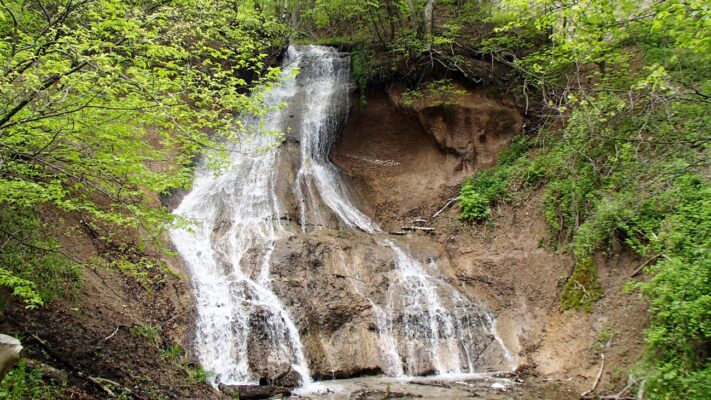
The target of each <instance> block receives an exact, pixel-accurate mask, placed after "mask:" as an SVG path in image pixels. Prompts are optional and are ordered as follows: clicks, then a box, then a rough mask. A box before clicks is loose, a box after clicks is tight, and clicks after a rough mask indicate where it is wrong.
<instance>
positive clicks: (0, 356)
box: [0, 333, 22, 382]
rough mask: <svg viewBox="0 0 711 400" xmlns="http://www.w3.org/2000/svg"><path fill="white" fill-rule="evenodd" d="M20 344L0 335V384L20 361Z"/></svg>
mask: <svg viewBox="0 0 711 400" xmlns="http://www.w3.org/2000/svg"><path fill="white" fill-rule="evenodd" d="M21 350H22V344H21V343H20V341H19V340H17V339H15V338H14V337H12V336H8V335H3V334H1V333H0V382H1V381H2V379H3V378H4V377H5V374H7V373H8V372H9V371H10V368H12V366H13V365H15V363H16V362H17V360H19V359H20V351H21Z"/></svg>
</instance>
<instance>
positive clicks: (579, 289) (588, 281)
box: [560, 258, 602, 312]
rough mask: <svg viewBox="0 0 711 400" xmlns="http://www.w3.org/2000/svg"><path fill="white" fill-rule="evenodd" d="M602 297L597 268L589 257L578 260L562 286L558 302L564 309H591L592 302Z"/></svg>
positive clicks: (588, 310)
mask: <svg viewBox="0 0 711 400" xmlns="http://www.w3.org/2000/svg"><path fill="white" fill-rule="evenodd" d="M600 298H602V287H601V286H600V283H599V282H598V280H597V268H596V267H595V263H594V262H593V260H592V259H591V258H584V259H582V260H580V261H578V263H577V264H575V267H574V268H573V274H572V275H571V276H570V278H568V280H567V281H566V282H565V286H563V294H562V295H561V299H560V304H561V307H562V308H563V309H564V310H570V309H577V310H581V309H582V310H585V311H587V312H591V311H592V304H593V303H594V302H596V301H598V300H599V299H600Z"/></svg>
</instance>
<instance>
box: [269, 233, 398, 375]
mask: <svg viewBox="0 0 711 400" xmlns="http://www.w3.org/2000/svg"><path fill="white" fill-rule="evenodd" d="M338 235H341V236H342V237H343V238H339V237H338ZM346 236H348V237H347V238H346ZM358 236H360V235H359V234H357V233H354V232H348V233H347V234H346V233H344V232H343V231H325V230H324V231H319V232H318V233H312V234H309V235H299V236H292V237H290V238H286V239H283V240H281V241H279V242H277V244H276V246H275V250H274V253H273V254H272V258H271V265H272V267H271V276H272V279H273V281H272V285H273V287H274V291H275V292H276V293H277V295H278V296H279V297H280V298H281V299H283V301H284V305H285V306H286V307H287V308H288V309H289V311H290V313H291V315H292V317H293V318H294V320H295V323H296V324H297V326H299V330H300V331H301V339H302V342H303V344H304V347H305V349H304V350H305V354H307V358H308V359H309V366H310V368H311V373H312V375H313V376H314V377H315V378H333V377H335V378H345V377H351V376H359V375H364V374H372V373H377V372H379V371H380V364H381V360H380V358H379V356H378V354H379V349H378V343H377V327H376V326H375V324H374V322H373V321H374V316H373V310H372V305H371V304H370V303H369V301H368V300H367V299H366V298H365V297H364V296H362V295H361V294H359V293H358V285H360V284H361V283H366V284H367V285H369V286H374V287H378V286H380V287H383V286H384V287H387V278H385V277H384V276H383V275H381V274H379V273H378V272H379V271H380V272H386V271H388V270H390V269H392V268H393V265H392V260H391V256H390V254H389V253H388V252H387V249H383V248H381V247H379V246H377V245H375V244H374V243H372V241H371V240H369V238H367V237H358ZM381 300H382V299H381Z"/></svg>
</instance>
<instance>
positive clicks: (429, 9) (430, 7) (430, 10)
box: [424, 0, 435, 49]
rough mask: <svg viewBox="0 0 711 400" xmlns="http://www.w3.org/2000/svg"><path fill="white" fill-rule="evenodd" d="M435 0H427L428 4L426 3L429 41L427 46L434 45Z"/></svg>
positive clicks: (426, 26) (426, 35)
mask: <svg viewBox="0 0 711 400" xmlns="http://www.w3.org/2000/svg"><path fill="white" fill-rule="evenodd" d="M434 6H435V0H427V5H425V14H424V19H425V20H424V22H425V40H426V41H427V48H428V49H430V48H431V47H432V15H433V14H434Z"/></svg>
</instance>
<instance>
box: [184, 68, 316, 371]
mask: <svg viewBox="0 0 711 400" xmlns="http://www.w3.org/2000/svg"><path fill="white" fill-rule="evenodd" d="M296 67H298V64H295V63H291V65H290V66H287V67H286V68H285V71H284V72H283V74H284V75H285V76H288V75H289V74H290V73H291V72H292V71H293V69H294V68H296ZM295 93H296V84H295V82H294V81H293V80H289V79H287V80H286V82H285V83H283V84H282V85H281V86H279V87H278V88H275V89H273V90H272V91H270V92H269V93H268V94H267V95H266V98H265V103H266V104H267V105H268V106H278V105H280V104H282V103H284V102H288V101H290V100H291V99H292V98H293V97H294V94H295ZM286 118H287V115H286V113H285V112H284V111H283V109H281V108H274V109H272V110H271V111H269V112H268V113H267V115H266V116H264V117H263V118H261V119H260V120H248V121H246V122H247V125H248V126H251V127H253V128H254V129H260V130H269V131H271V130H283V129H284V128H285V126H286ZM275 140H276V139H275V138H274V137H269V136H257V137H256V140H254V141H253V142H250V143H243V144H242V145H241V146H240V148H239V149H235V151H233V152H232V153H231V154H232V155H231V160H230V161H231V168H230V169H229V170H228V171H226V172H225V173H223V174H221V175H219V176H214V174H213V173H212V172H211V171H210V170H208V169H206V168H202V167H201V168H199V169H198V171H197V173H196V177H195V180H194V183H193V187H192V191H191V192H190V193H189V194H188V195H186V196H185V198H184V199H183V201H182V202H181V204H180V206H179V207H178V208H177V209H176V210H175V213H176V214H177V215H180V216H182V217H183V218H185V219H187V220H188V221H193V222H195V224H194V225H193V226H191V227H189V228H186V229H175V230H172V231H171V239H172V241H173V243H174V245H175V247H176V248H177V250H178V252H179V253H180V255H181V256H182V258H183V260H185V263H186V264H187V266H188V268H189V270H190V275H191V278H192V284H193V287H194V289H195V297H196V299H197V326H196V334H195V337H196V338H195V341H196V343H195V349H196V352H197V356H198V358H199V359H200V362H201V364H202V366H203V368H205V369H206V370H209V371H212V372H214V373H215V377H214V378H213V381H214V382H219V383H224V384H239V383H256V382H258V380H259V376H256V375H255V374H254V373H253V371H251V370H250V367H249V351H250V349H249V345H250V344H251V343H250V340H251V337H250V335H251V333H252V331H253V330H254V329H255V328H257V329H259V330H261V331H262V332H260V335H262V336H264V337H265V338H263V339H262V340H260V342H259V345H260V346H265V347H266V350H265V351H268V352H269V353H270V358H271V359H272V361H273V362H274V363H277V364H278V363H284V362H286V363H289V364H290V365H291V366H292V367H293V369H294V370H295V371H297V372H298V373H299V375H300V376H301V381H302V384H308V383H309V382H310V376H309V371H308V367H307V363H306V359H305V356H304V353H303V349H302V345H301V340H300V337H299V333H298V330H297V328H296V326H295V324H294V322H293V321H292V319H291V317H290V315H289V313H288V311H287V310H286V309H285V308H284V306H283V305H282V303H281V301H280V300H279V298H278V297H277V296H276V294H275V293H273V292H272V290H271V288H270V279H269V258H270V255H271V251H272V249H273V245H274V242H275V241H276V240H277V239H278V238H279V237H280V236H282V235H284V234H285V232H286V231H285V227H284V226H283V225H282V224H281V220H280V209H279V202H278V199H277V196H276V193H275V188H274V182H275V181H276V178H277V177H276V174H277V163H278V158H279V151H278V150H277V149H271V150H267V151H260V150H259V149H263V148H269V147H274V145H275V144H276V143H274V141H275ZM254 266H257V267H258V271H249V270H248V268H249V267H254ZM252 344H254V343H252Z"/></svg>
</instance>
